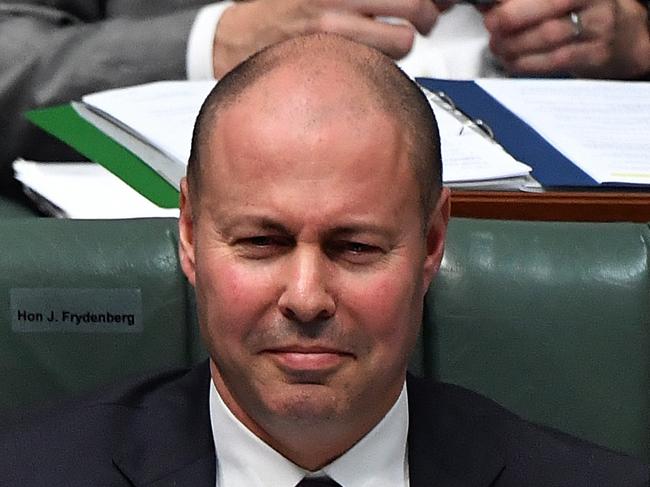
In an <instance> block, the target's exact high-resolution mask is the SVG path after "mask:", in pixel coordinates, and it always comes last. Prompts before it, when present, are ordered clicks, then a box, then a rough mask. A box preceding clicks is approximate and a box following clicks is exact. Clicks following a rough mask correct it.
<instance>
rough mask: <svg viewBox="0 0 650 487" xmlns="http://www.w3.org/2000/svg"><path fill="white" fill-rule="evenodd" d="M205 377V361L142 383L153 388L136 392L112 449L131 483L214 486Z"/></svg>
mask: <svg viewBox="0 0 650 487" xmlns="http://www.w3.org/2000/svg"><path fill="white" fill-rule="evenodd" d="M209 381H210V369H209V367H208V364H207V362H206V363H204V364H202V365H201V366H200V367H197V368H195V369H193V370H192V371H190V372H189V373H187V374H186V375H184V376H183V377H181V378H180V379H178V380H175V381H170V382H168V383H166V384H165V385H163V386H162V387H159V388H155V387H156V385H155V384H151V385H149V384H147V388H150V389H152V390H153V392H151V393H148V392H147V391H143V392H142V393H141V395H142V397H143V400H142V401H141V403H138V407H137V409H136V410H135V411H134V412H133V413H132V414H129V415H128V419H127V420H126V424H125V425H124V428H123V431H124V434H123V435H122V437H121V438H120V441H119V443H118V444H117V445H116V447H115V451H114V455H113V463H114V464H115V466H116V467H117V468H118V469H119V470H120V471H121V472H122V474H123V475H125V476H126V477H127V478H128V479H129V480H130V481H131V482H132V483H133V484H134V485H135V486H143V485H147V486H156V487H162V486H165V485H191V486H193V487H195V486H206V487H208V486H209V487H214V485H215V483H216V480H215V479H216V473H215V472H216V457H215V452H214V442H213V438H212V428H211V426H210V412H209V399H208V398H209V392H208V391H209ZM136 399H137V398H136ZM134 402H136V401H134Z"/></svg>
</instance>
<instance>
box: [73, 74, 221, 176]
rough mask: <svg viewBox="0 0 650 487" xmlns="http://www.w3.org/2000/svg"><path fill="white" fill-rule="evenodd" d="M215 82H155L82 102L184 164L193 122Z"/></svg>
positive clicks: (99, 94) (108, 92)
mask: <svg viewBox="0 0 650 487" xmlns="http://www.w3.org/2000/svg"><path fill="white" fill-rule="evenodd" d="M214 85H215V81H157V82H155V83H148V84H144V85H138V86H132V87H129V88H119V89H114V90H107V91H101V92H99V93H93V94H90V95H86V96H84V97H83V98H82V100H83V102H84V103H86V104H88V105H90V106H92V107H94V108H98V109H99V110H101V111H102V112H104V113H106V114H108V115H110V116H111V118H112V119H113V120H116V121H118V122H119V123H120V125H122V126H126V127H129V128H130V129H131V130H132V131H133V132H135V133H136V134H138V135H140V136H141V138H142V139H143V140H145V141H149V142H151V143H153V145H155V146H156V147H158V148H159V149H160V150H161V151H162V152H163V153H165V154H166V155H167V156H169V157H170V158H172V159H174V160H175V161H177V162H179V163H181V164H187V160H188V158H189V156H190V148H191V144H192V129H193V128H194V120H195V119H196V116H197V115H198V113H199V110H200V108H201V104H202V103H203V100H205V98H206V97H207V96H208V93H210V90H211V89H212V88H213V87H214Z"/></svg>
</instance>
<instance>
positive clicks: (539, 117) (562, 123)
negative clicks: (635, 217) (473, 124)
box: [476, 79, 650, 184]
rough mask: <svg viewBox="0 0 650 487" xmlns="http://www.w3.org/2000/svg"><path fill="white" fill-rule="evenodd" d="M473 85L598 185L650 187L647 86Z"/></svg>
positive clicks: (486, 82)
mask: <svg viewBox="0 0 650 487" xmlns="http://www.w3.org/2000/svg"><path fill="white" fill-rule="evenodd" d="M476 83H477V84H478V85H479V86H480V87H481V88H483V90H485V91H486V92H487V93H489V94H490V95H491V96H492V97H494V98H495V99H496V100H497V101H498V102H499V103H501V104H502V105H504V106H505V107H506V108H508V109H509V110H510V111H511V112H513V113H514V114H516V115H517V116H518V117H519V118H521V119H522V120H524V121H525V122H526V123H527V124H528V125H530V126H531V127H532V128H533V129H534V130H535V131H537V132H538V133H539V134H540V135H541V136H542V137H544V138H545V139H546V140H547V141H548V142H549V143H550V144H552V145H553V146H554V147H555V148H556V149H557V150H559V151H560V152H561V153H562V154H564V155H565V156H566V157H567V158H568V159H570V160H571V161H572V162H573V163H574V164H575V165H576V166H578V167H579V168H580V169H582V170H583V171H584V172H586V173H587V174H588V175H589V176H591V177H592V178H593V179H594V180H596V181H597V182H599V183H606V182H619V183H631V184H650V83H645V82H634V81H632V82H623V81H598V80H548V79H545V80H503V79H481V80H477V81H476Z"/></svg>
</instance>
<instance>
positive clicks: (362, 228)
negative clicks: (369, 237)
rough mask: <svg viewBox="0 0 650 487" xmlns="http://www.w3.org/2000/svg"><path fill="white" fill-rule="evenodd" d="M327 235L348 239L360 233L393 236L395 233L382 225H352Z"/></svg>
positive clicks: (333, 230) (338, 228) (344, 226)
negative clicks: (347, 237)
mask: <svg viewBox="0 0 650 487" xmlns="http://www.w3.org/2000/svg"><path fill="white" fill-rule="evenodd" d="M327 233H328V235H330V236H332V237H346V236H351V235H358V234H360V233H368V234H377V235H392V233H393V232H392V230H391V229H390V228H388V227H385V226H382V225H375V224H372V223H358V224H356V223H355V224H351V225H343V226H340V227H335V228H333V229H332V230H330V231H329V232H327Z"/></svg>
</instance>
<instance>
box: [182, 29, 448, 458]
mask: <svg viewBox="0 0 650 487" xmlns="http://www.w3.org/2000/svg"><path fill="white" fill-rule="evenodd" d="M448 211H449V207H448V194H447V192H446V191H443V190H441V189H440V149H439V141H438V133H437V129H436V126H435V121H434V119H433V115H432V114H431V112H430V108H429V107H428V105H427V102H426V99H425V98H424V97H423V95H422V94H421V93H420V92H419V91H418V90H417V88H416V87H415V85H413V84H412V82H411V81H410V80H409V79H408V78H407V77H405V76H404V75H403V74H402V73H401V72H400V71H399V70H398V69H397V68H396V67H395V66H394V64H393V63H392V61H390V60H389V59H388V58H385V57H384V56H383V55H381V54H380V53H378V52H376V51H373V50H371V49H369V48H367V47H364V46H362V45H359V44H355V43H352V42H350V41H347V40H344V39H342V38H339V37H335V36H327V35H325V36H322V35H321V36H310V37H305V38H296V39H292V40H290V41H287V42H285V43H282V44H279V45H276V46H274V47H271V48H269V49H267V50H265V51H262V52H261V53H260V54H258V55H256V56H255V57H254V58H252V59H251V60H249V61H247V63H245V64H244V65H242V66H240V67H238V68H236V69H235V71H234V72H232V74H231V75H228V76H226V77H225V78H224V79H223V80H222V81H220V83H219V85H218V86H217V88H216V89H215V91H214V92H213V93H212V94H211V95H210V96H209V97H208V99H207V100H206V102H205V104H204V107H203V108H202V111H201V114H200V116H199V118H198V120H197V127H196V128H195V136H194V139H193V147H192V157H191V161H190V167H189V168H188V179H187V180H186V181H184V182H183V184H182V196H181V218H180V233H181V247H180V254H181V261H182V265H183V269H184V271H185V273H186V275H187V276H188V279H189V280H190V282H191V283H192V284H193V285H194V286H195V287H196V294H197V304H198V310H199V322H200V326H201V332H202V335H203V338H204V340H205V342H206V345H207V348H208V350H209V353H210V356H211V359H212V364H211V367H212V376H213V381H214V383H215V385H216V387H217V390H218V391H219V393H220V395H221V397H222V398H223V399H224V401H225V403H226V404H227V406H228V407H229V408H230V410H231V411H232V412H233V413H234V414H235V416H237V417H238V419H239V420H241V421H242V422H243V423H244V424H246V426H248V427H249V428H250V429H251V430H252V431H253V432H254V433H255V434H257V435H258V436H260V437H261V438H262V439H263V440H265V441H267V443H269V444H270V445H271V446H273V447H274V448H275V449H277V450H278V451H280V452H281V453H282V454H284V455H285V456H286V457H288V458H290V459H291V460H293V461H294V462H296V463H298V464H299V465H301V466H303V467H306V468H309V469H316V468H318V467H320V466H322V465H323V464H325V463H327V462H329V461H330V460H332V459H333V458H335V457H336V456H338V455H340V454H341V453H343V452H344V451H345V450H347V449H348V448H350V447H351V446H352V445H353V444H354V443H356V441H358V440H359V439H360V438H361V437H362V436H363V435H364V434H365V433H367V432H368V431H369V430H370V429H371V428H372V427H373V426H374V425H375V424H376V423H377V422H379V421H380V420H381V418H382V417H383V416H384V415H385V413H386V412H387V411H388V410H389V409H390V407H391V406H392V405H393V403H394V402H395V400H396V398H397V396H398V395H399V392H400V390H401V388H402V385H403V382H404V378H405V372H406V366H407V362H408V356H409V354H410V352H411V349H412V348H413V345H414V343H415V341H416V337H417V334H418V330H419V324H420V322H421V318H422V301H423V297H424V293H425V292H426V289H427V288H428V285H429V282H430V281H431V279H432V278H433V276H434V274H435V273H436V271H437V269H438V266H439V263H440V259H441V257H442V249H443V239H444V233H445V228H446V222H447V218H448ZM423 228H424V232H423Z"/></svg>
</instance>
